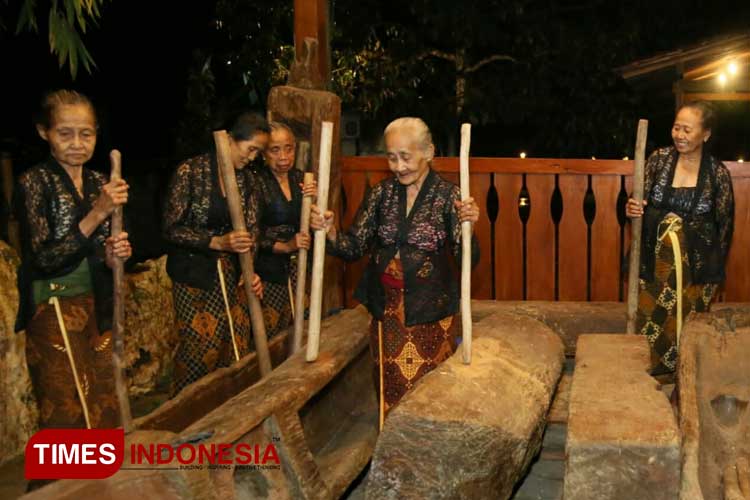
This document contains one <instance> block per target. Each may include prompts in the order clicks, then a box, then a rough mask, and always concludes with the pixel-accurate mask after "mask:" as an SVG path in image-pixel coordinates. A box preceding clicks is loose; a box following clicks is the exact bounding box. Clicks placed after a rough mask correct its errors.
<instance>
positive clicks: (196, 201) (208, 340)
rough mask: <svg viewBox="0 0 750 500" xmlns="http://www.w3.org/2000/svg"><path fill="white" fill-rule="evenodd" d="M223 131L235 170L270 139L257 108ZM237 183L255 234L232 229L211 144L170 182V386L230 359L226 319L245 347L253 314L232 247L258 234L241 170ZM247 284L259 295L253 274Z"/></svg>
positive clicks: (238, 248)
mask: <svg viewBox="0 0 750 500" xmlns="http://www.w3.org/2000/svg"><path fill="white" fill-rule="evenodd" d="M228 132H229V139H230V140H229V143H230V150H231V156H232V165H233V166H234V168H235V169H237V170H242V169H243V168H244V167H245V166H246V165H247V164H248V163H249V162H251V161H252V160H254V159H255V157H256V156H257V155H258V153H259V152H260V151H263V149H264V148H265V146H266V142H267V141H268V124H267V123H266V121H265V120H264V119H263V118H262V117H260V116H259V115H257V114H252V113H245V114H242V115H240V116H239V117H238V118H237V119H236V120H235V121H234V123H233V124H232V125H231V126H230V127H229V128H228ZM237 187H238V189H239V192H240V196H241V198H242V200H243V202H244V214H245V222H246V225H247V228H248V229H249V231H252V232H253V234H250V233H249V232H248V231H234V230H232V221H231V218H230V216H229V208H228V205H227V200H226V191H225V189H224V181H223V179H222V176H221V175H220V173H219V167H218V164H217V160H216V153H215V152H211V153H207V154H203V155H200V156H197V157H195V158H191V159H189V160H186V161H185V162H184V163H182V164H181V165H180V166H179V167H177V171H176V172H175V173H174V175H173V177H172V180H171V183H170V186H169V191H168V199H167V203H166V207H165V211H164V238H165V239H166V241H167V243H168V244H169V253H168V257H167V272H168V273H169V276H170V277H171V278H172V281H173V288H172V293H173V296H174V305H175V313H176V317H177V325H178V329H179V339H180V340H179V345H178V348H177V352H176V354H175V378H174V381H173V386H172V393H173V394H177V393H178V392H179V391H180V390H182V388H183V387H185V386H187V385H189V384H191V383H193V382H195V381H196V380H198V379H199V378H201V377H203V376H204V375H207V374H208V373H210V372H212V371H213V370H214V369H216V368H218V367H221V366H229V364H230V363H231V362H232V360H233V359H234V355H235V354H234V347H235V346H234V345H233V344H232V338H231V332H230V327H233V328H234V332H235V336H234V337H235V342H236V347H237V350H238V352H239V355H240V356H242V355H244V354H246V353H248V352H249V351H250V320H249V316H248V310H247V303H246V299H245V295H244V293H243V290H242V288H241V283H240V277H241V270H240V267H239V259H238V257H237V254H239V253H244V252H248V251H250V250H251V248H252V246H253V243H254V241H255V236H256V234H257V221H256V217H257V213H256V212H257V201H256V198H255V196H254V193H253V190H252V189H251V186H248V181H247V179H246V176H245V175H237ZM219 269H221V271H220V270H219ZM220 272H221V275H220V274H219V273H220ZM222 278H223V281H224V285H225V286H222ZM252 287H253V291H254V292H255V294H256V295H258V296H260V295H261V293H262V285H261V281H260V278H259V277H258V276H257V275H256V276H255V279H254V282H253V284H252ZM224 291H226V297H225V295H224ZM227 309H229V311H230V313H229V315H228V314H227V312H226V311H227ZM230 315H231V323H230Z"/></svg>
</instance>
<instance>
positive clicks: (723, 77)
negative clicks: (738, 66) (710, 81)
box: [719, 73, 727, 85]
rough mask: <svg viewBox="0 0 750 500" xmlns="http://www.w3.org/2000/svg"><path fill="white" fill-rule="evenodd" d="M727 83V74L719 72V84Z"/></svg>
mask: <svg viewBox="0 0 750 500" xmlns="http://www.w3.org/2000/svg"><path fill="white" fill-rule="evenodd" d="M726 83H727V75H725V74H724V73H721V74H719V85H725V84H726Z"/></svg>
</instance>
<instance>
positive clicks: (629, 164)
mask: <svg viewBox="0 0 750 500" xmlns="http://www.w3.org/2000/svg"><path fill="white" fill-rule="evenodd" d="M341 160H342V169H343V170H344V171H348V172H357V171H358V172H362V171H366V172H371V171H378V172H390V170H389V168H388V162H387V161H386V159H385V157H384V156H344V157H342V159H341ZM724 164H725V165H726V166H727V168H729V171H730V172H731V174H732V178H736V177H750V163H740V162H737V161H725V162H724ZM433 168H434V169H435V170H436V171H437V172H441V173H442V172H458V158H454V157H440V158H435V161H434V164H433ZM471 171H472V173H475V174H482V173H495V174H526V173H534V174H591V175H633V161H632V160H590V159H588V160H587V159H571V158H564V159H561V158H526V159H523V160H522V159H520V158H472V159H471Z"/></svg>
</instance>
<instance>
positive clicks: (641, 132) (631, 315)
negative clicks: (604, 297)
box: [627, 120, 648, 333]
mask: <svg viewBox="0 0 750 500" xmlns="http://www.w3.org/2000/svg"><path fill="white" fill-rule="evenodd" d="M647 136H648V120H638V134H637V136H636V140H635V171H634V172H633V199H634V200H635V201H636V202H638V204H639V205H640V206H643V172H644V169H645V166H646V137H647ZM630 222H631V231H632V235H631V239H630V269H629V270H628V322H627V333H636V331H635V318H636V313H637V311H638V283H639V275H640V267H641V227H642V226H643V217H636V218H634V219H631V220H630Z"/></svg>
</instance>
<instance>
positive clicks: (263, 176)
mask: <svg viewBox="0 0 750 500" xmlns="http://www.w3.org/2000/svg"><path fill="white" fill-rule="evenodd" d="M270 128H271V136H270V138H269V141H268V145H267V146H266V150H265V152H264V157H265V160H266V165H265V167H264V168H261V169H260V171H259V172H258V173H257V174H256V176H255V178H254V179H253V183H254V185H255V186H254V187H255V189H256V191H257V193H258V207H259V213H260V214H261V215H260V220H259V223H260V238H259V242H258V254H257V256H256V263H255V270H256V272H257V273H258V274H259V275H260V277H261V279H262V280H263V317H264V320H265V324H266V333H267V334H268V337H269V338H271V337H273V336H274V335H276V334H278V333H279V332H280V331H282V330H284V329H285V328H287V327H288V326H289V325H290V323H291V321H292V307H293V306H292V304H293V301H294V298H293V292H292V291H293V290H294V289H295V286H296V279H297V264H296V252H297V250H299V249H300V248H307V249H309V248H310V235H309V234H307V233H301V232H300V212H301V210H302V197H303V196H305V194H309V195H314V194H315V185H314V184H313V185H311V186H310V187H308V191H306V192H305V191H303V187H302V177H303V173H302V171H300V170H298V169H296V168H294V159H295V146H296V140H295V137H294V133H293V132H292V130H291V129H290V128H289V127H288V126H287V125H286V124H284V123H281V122H271V123H270ZM301 313H302V314H304V312H301Z"/></svg>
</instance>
